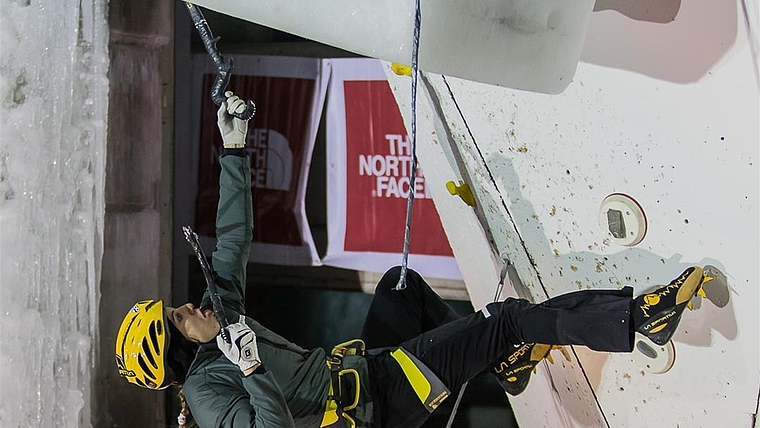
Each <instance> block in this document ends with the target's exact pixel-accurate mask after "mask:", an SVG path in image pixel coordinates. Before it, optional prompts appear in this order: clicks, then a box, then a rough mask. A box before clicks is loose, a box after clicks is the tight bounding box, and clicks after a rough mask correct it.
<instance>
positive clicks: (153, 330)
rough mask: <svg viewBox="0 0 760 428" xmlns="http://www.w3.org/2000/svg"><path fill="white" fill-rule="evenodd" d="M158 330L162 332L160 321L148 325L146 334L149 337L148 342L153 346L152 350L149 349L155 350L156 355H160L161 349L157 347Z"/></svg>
mask: <svg viewBox="0 0 760 428" xmlns="http://www.w3.org/2000/svg"><path fill="white" fill-rule="evenodd" d="M159 330H163V328H161V322H160V321H153V322H152V323H150V328H149V329H148V334H149V335H150V342H151V344H152V345H153V348H151V349H155V350H156V355H161V347H159V346H158V336H159V335H160V334H161V332H160V331H159Z"/></svg>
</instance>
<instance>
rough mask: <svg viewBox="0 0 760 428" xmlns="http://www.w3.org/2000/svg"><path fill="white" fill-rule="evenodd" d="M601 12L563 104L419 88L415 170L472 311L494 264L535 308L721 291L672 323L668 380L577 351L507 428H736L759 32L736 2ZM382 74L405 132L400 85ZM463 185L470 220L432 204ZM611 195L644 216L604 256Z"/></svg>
mask: <svg viewBox="0 0 760 428" xmlns="http://www.w3.org/2000/svg"><path fill="white" fill-rule="evenodd" d="M600 3H602V2H597V9H600V10H598V11H597V12H595V13H594V14H592V19H591V22H590V26H589V33H588V38H587V40H586V44H585V46H584V54H583V57H582V62H581V64H580V65H579V67H578V70H577V73H576V75H575V77H574V80H573V83H572V84H570V86H569V87H568V88H567V90H565V91H564V92H563V93H562V94H560V95H554V96H550V95H541V94H535V93H530V92H523V91H516V90H512V89H505V88H497V87H495V86H491V85H484V84H481V83H474V82H470V81H464V80H460V79H456V78H450V77H447V78H444V77H441V76H438V75H427V76H426V77H425V79H423V80H421V82H420V88H421V89H420V91H421V94H420V95H419V104H418V120H419V122H418V144H419V145H420V147H419V149H418V150H419V151H418V153H419V157H420V162H421V164H422V166H423V167H424V168H425V171H426V178H427V180H428V182H429V183H431V185H432V186H433V187H432V193H433V196H434V198H435V201H436V205H437V207H438V208H439V211H440V213H441V218H442V220H443V222H444V227H445V228H446V230H447V233H448V236H449V239H450V241H451V243H452V246H453V248H454V251H455V255H456V256H457V261H458V262H459V264H460V269H461V271H462V273H463V276H464V278H465V281H466V282H467V286H468V290H469V291H470V294H471V297H472V300H473V302H474V303H475V305H476V306H482V305H484V304H485V303H487V302H488V301H490V300H491V299H492V298H493V292H494V289H495V282H496V280H497V277H498V272H499V269H500V265H499V262H498V260H497V259H498V257H499V256H506V257H508V258H510V259H511V260H512V261H513V263H514V264H515V268H516V271H517V273H518V275H519V277H520V278H521V279H522V281H523V282H524V284H525V288H524V289H518V290H517V293H518V294H520V295H526V296H529V297H532V298H534V299H536V300H544V299H545V298H546V297H547V296H554V295H558V294H562V293H565V292H569V291H573V290H578V289H584V288H617V287H621V286H622V285H626V284H629V285H632V286H633V287H634V288H635V289H636V291H637V292H640V291H642V290H644V289H647V288H649V287H652V286H654V285H657V284H664V283H666V282H668V281H670V280H671V279H673V278H675V277H676V276H677V275H678V274H680V273H681V272H682V271H683V269H685V268H686V267H687V266H689V265H692V264H697V265H705V264H712V265H714V266H716V267H718V268H719V269H720V270H721V271H723V272H725V273H726V274H727V276H728V278H729V282H730V285H731V287H732V293H731V299H732V300H731V302H730V303H729V305H728V306H727V307H725V308H722V309H718V308H716V307H715V306H714V305H712V304H711V303H709V302H707V301H702V302H701V309H699V310H697V311H694V312H687V313H686V314H685V315H684V318H683V321H682V323H681V327H680V329H679V332H678V333H677V334H676V335H675V337H674V343H675V346H676V353H677V359H676V364H675V366H674V367H673V368H672V369H671V370H670V371H669V372H667V373H665V374H660V375H655V374H651V373H648V372H646V370H644V369H643V368H642V367H640V366H638V365H637V364H635V363H634V360H633V358H632V357H631V356H630V355H628V354H617V355H612V354H606V353H597V352H592V351H589V350H587V349H585V348H583V347H576V348H574V355H573V361H572V362H570V363H566V362H564V361H562V359H561V357H559V356H555V361H556V362H557V364H555V365H553V366H549V365H546V364H542V365H541V366H539V372H538V375H536V376H534V379H533V381H532V382H531V385H530V387H529V388H528V390H527V391H526V393H524V394H523V395H521V396H519V397H516V398H513V399H512V400H511V401H512V403H513V406H514V409H515V412H516V414H517V417H518V421H519V422H520V423H521V425H522V426H526V427H528V426H529V427H544V426H545V427H557V426H567V427H576V426H578V427H586V426H588V427H597V426H603V427H604V426H609V427H621V426H642V427H676V426H681V427H684V426H689V427H712V426H726V427H728V426H730V427H751V426H752V423H753V422H752V421H753V420H754V414H755V413H756V411H757V397H758V380H759V379H760V373H759V369H758V358H757V355H758V337H760V334H758V333H759V332H758V325H759V322H758V314H757V310H756V308H757V304H758V300H759V295H758V286H757V284H758V279H759V278H758V270H757V261H758V260H759V259H760V252H759V246H758V218H759V215H758V214H759V213H758V202H760V200H759V194H758V193H759V187H758V177H759V175H758V171H759V170H758V146H759V143H760V131H759V126H758V118H759V117H760V109H759V108H758V63H757V58H758V56H757V41H756V37H757V28H756V27H753V28H752V30H751V31H750V30H749V29H748V26H747V23H748V22H749V25H756V24H757V20H756V19H754V20H753V18H752V17H750V16H749V15H745V7H744V5H743V4H742V3H741V2H710V1H706V0H705V1H695V0H691V1H682V2H680V5H679V6H678V7H676V9H675V11H673V10H667V7H668V5H669V4H668V2H664V3H661V5H660V6H652V7H653V9H654V12H653V15H652V16H647V15H645V14H643V12H641V11H637V10H626V9H622V8H620V7H619V6H615V5H611V6H610V7H613V6H615V7H618V8H619V9H622V10H613V9H609V8H603V7H600ZM658 7H659V8H660V9H657V8H658ZM655 12H656V13H655ZM659 21H665V22H659ZM387 75H388V77H389V80H390V81H391V83H392V84H391V86H392V88H394V92H395V94H396V97H397V99H398V101H399V104H400V105H401V107H402V111H403V112H405V115H406V117H407V123H408V121H409V119H410V116H409V98H410V96H409V92H410V91H409V81H410V79H409V78H407V77H399V76H395V75H394V74H393V73H392V72H390V71H388V72H387ZM431 165H435V167H431ZM432 171H435V172H436V173H435V174H432V173H431V172H432ZM460 179H463V180H465V181H467V182H468V183H470V185H471V186H472V187H473V188H474V190H475V194H476V198H478V201H479V203H480V205H479V215H478V213H476V211H475V210H472V209H470V208H469V207H466V206H465V205H464V203H462V201H460V200H459V199H458V198H455V197H452V196H450V195H449V194H448V193H447V192H446V190H445V188H444V185H445V182H446V181H448V180H460ZM615 192H623V193H626V194H628V195H630V196H632V197H633V198H634V199H635V200H636V201H637V202H638V203H639V204H641V206H642V208H643V209H644V212H645V214H646V216H647V220H648V231H647V234H646V236H645V237H644V240H643V241H642V242H641V243H640V244H638V245H636V246H635V247H631V248H628V247H622V246H618V245H615V244H613V243H612V242H611V240H610V239H609V237H608V236H606V234H605V231H603V230H602V229H601V227H600V225H599V209H600V204H601V202H602V200H603V199H604V198H605V197H606V196H607V195H609V194H611V193H615ZM481 225H482V231H481V232H479V234H476V233H473V230H474V229H476V228H480V227H481ZM489 235H490V236H491V238H492V239H493V241H494V245H489V243H488V241H487V237H488V236H489ZM475 237H476V238H475ZM489 266H490V269H489ZM539 403H540V404H539Z"/></svg>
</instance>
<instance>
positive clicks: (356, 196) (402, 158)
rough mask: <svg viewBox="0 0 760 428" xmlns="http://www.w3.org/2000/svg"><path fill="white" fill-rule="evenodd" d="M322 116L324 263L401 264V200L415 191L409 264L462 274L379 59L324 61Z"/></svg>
mask: <svg viewBox="0 0 760 428" xmlns="http://www.w3.org/2000/svg"><path fill="white" fill-rule="evenodd" d="M331 66H332V70H331V77H330V91H329V103H328V114H327V118H328V119H327V136H328V145H327V157H328V198H329V199H328V249H327V255H326V256H325V257H324V259H323V260H322V262H323V263H324V264H326V265H332V266H339V267H345V268H351V269H358V270H368V271H378V272H382V271H384V270H385V269H387V268H388V267H390V266H392V265H395V264H399V263H401V259H402V252H403V248H404V227H405V223H406V210H407V199H408V197H409V193H410V192H414V198H415V199H414V209H413V211H412V213H413V215H412V226H411V241H410V258H409V260H410V263H409V266H410V267H412V268H414V269H415V270H417V271H419V272H420V273H422V274H423V275H427V276H432V277H437V278H449V279H459V278H461V274H460V273H459V270H458V268H457V266H456V262H455V260H454V258H453V253H452V251H451V247H450V246H449V243H448V239H447V238H446V234H445V232H444V230H443V226H442V225H441V221H440V218H439V216H438V212H437V211H436V208H435V205H434V203H433V199H432V198H431V196H430V192H429V191H428V188H427V186H426V182H425V177H424V174H423V169H422V166H421V165H418V169H417V175H416V178H415V185H414V189H411V186H410V181H411V180H410V176H411V160H412V147H411V139H410V136H409V135H408V133H407V131H406V127H405V125H404V121H403V119H402V116H401V113H400V112H399V108H398V104H397V103H396V99H395V98H394V96H393V92H392V91H391V88H390V87H389V85H388V82H387V80H386V79H385V74H384V72H383V69H382V65H381V63H380V62H379V61H377V60H371V59H346V60H343V59H341V60H331Z"/></svg>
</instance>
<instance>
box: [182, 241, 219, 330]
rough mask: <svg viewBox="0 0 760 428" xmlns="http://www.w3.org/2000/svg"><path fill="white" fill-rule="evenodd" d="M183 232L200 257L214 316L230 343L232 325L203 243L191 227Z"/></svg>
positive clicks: (196, 254)
mask: <svg viewBox="0 0 760 428" xmlns="http://www.w3.org/2000/svg"><path fill="white" fill-rule="evenodd" d="M182 231H183V232H185V239H187V242H189V243H190V246H191V247H193V252H195V256H196V257H198V261H199V262H200V264H201V270H202V271H203V276H204V277H205V278H206V285H208V294H209V297H210V298H211V307H212V308H213V309H214V316H215V317H216V320H217V321H218V322H219V326H221V335H222V339H224V341H225V342H227V343H230V334H229V332H228V331H227V326H228V325H230V323H229V322H228V321H227V315H225V313H224V307H223V306H222V299H221V298H220V297H219V293H218V292H217V291H216V282H214V275H213V274H212V273H211V266H209V264H208V260H206V255H205V254H203V249H202V248H201V243H200V241H198V235H197V234H196V233H195V232H193V229H191V228H190V226H183V227H182Z"/></svg>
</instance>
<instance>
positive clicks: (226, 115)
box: [216, 91, 248, 149]
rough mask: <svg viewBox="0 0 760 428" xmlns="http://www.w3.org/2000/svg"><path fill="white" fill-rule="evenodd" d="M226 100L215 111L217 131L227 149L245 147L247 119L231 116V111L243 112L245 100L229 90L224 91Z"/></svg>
mask: <svg viewBox="0 0 760 428" xmlns="http://www.w3.org/2000/svg"><path fill="white" fill-rule="evenodd" d="M224 96H225V97H227V101H225V102H223V103H222V105H220V106H219V110H218V111H217V112H216V117H217V121H216V124H217V126H219V132H221V133H222V143H223V144H224V147H225V148H228V149H240V148H243V147H245V136H246V134H247V133H248V121H245V120H241V119H238V118H236V117H234V116H232V114H233V113H238V114H239V113H243V112H244V111H245V109H246V107H247V106H246V104H245V101H243V100H241V99H240V97H238V96H237V95H235V94H233V93H232V92H231V91H227V92H225V93H224Z"/></svg>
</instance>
